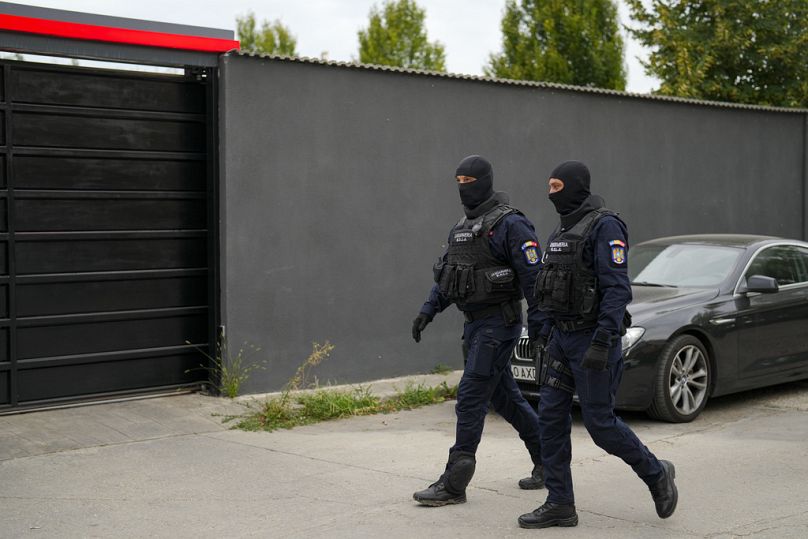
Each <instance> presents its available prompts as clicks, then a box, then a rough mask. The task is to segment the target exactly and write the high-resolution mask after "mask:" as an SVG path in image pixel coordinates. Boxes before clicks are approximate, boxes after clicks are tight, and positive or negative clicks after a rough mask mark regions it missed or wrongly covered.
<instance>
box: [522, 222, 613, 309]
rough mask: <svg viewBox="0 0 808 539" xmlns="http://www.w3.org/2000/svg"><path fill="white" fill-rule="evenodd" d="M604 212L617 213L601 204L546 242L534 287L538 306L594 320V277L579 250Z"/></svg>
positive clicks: (597, 299)
mask: <svg viewBox="0 0 808 539" xmlns="http://www.w3.org/2000/svg"><path fill="white" fill-rule="evenodd" d="M606 215H614V216H617V214H616V213H615V212H613V211H611V210H607V209H605V208H601V209H597V210H593V211H591V212H589V213H587V214H586V215H585V216H584V217H583V218H582V219H581V220H580V221H578V223H576V224H575V226H573V227H572V228H570V229H569V230H567V231H565V232H562V233H560V234H558V235H557V236H556V237H555V238H553V241H552V242H550V244H549V245H548V246H547V249H546V250H545V252H544V257H543V259H542V268H541V270H539V276H538V278H537V279H536V288H535V290H534V294H535V296H536V299H537V300H538V301H539V309H541V310H542V311H545V312H548V313H550V314H553V315H558V316H559V317H561V318H565V319H567V318H572V317H574V318H577V319H582V320H583V321H591V322H596V321H597V319H598V311H599V308H600V294H599V291H598V280H597V276H596V275H595V272H594V269H593V268H592V267H587V266H586V264H585V263H584V260H583V254H584V245H585V244H586V240H587V238H588V236H589V233H590V232H591V231H592V228H593V227H594V226H595V224H596V223H597V222H598V221H599V220H600V219H601V218H602V217H604V216H606Z"/></svg>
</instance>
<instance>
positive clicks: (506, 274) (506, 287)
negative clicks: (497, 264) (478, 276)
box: [483, 268, 516, 292]
mask: <svg viewBox="0 0 808 539" xmlns="http://www.w3.org/2000/svg"><path fill="white" fill-rule="evenodd" d="M483 273H484V276H485V279H484V283H485V291H486V292H512V291H514V290H516V274H515V273H514V271H513V270H512V269H511V268H499V269H496V268H495V269H491V270H487V271H484V272H483Z"/></svg>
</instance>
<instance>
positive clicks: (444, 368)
mask: <svg viewBox="0 0 808 539" xmlns="http://www.w3.org/2000/svg"><path fill="white" fill-rule="evenodd" d="M453 370H454V369H452V368H451V367H450V366H449V365H447V364H446V363H438V364H437V365H435V366H434V367H432V370H431V371H429V374H449V373H450V372H452V371H453Z"/></svg>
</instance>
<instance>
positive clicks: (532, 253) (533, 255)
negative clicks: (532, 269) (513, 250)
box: [521, 240, 539, 266]
mask: <svg viewBox="0 0 808 539" xmlns="http://www.w3.org/2000/svg"><path fill="white" fill-rule="evenodd" d="M521 249H522V253H523V254H524V255H525V262H526V263H527V264H528V265H529V266H535V265H536V264H538V263H539V244H538V243H537V242H535V241H533V240H530V241H526V242H525V243H523V244H522V247H521Z"/></svg>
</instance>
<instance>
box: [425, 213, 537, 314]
mask: <svg viewBox="0 0 808 539" xmlns="http://www.w3.org/2000/svg"><path fill="white" fill-rule="evenodd" d="M512 213H519V214H521V212H520V211H519V210H517V209H516V208H512V207H510V206H507V205H505V204H501V205H498V206H495V207H494V208H492V209H491V210H489V211H488V212H487V213H484V214H483V215H481V216H479V217H477V218H475V219H467V218H466V217H464V218H463V219H461V220H460V221H459V222H458V223H457V224H456V225H455V226H454V228H453V229H452V232H451V233H450V235H449V248H448V250H447V252H446V256H445V257H441V258H439V259H438V262H437V263H436V264H435V266H434V267H433V271H434V273H435V282H436V283H438V288H439V289H440V292H441V294H443V295H444V296H446V298H448V299H450V300H452V301H454V302H455V303H456V304H457V306H458V307H460V309H461V310H462V309H463V307H464V306H465V305H468V304H479V303H483V304H499V303H505V302H508V301H518V300H520V299H522V290H521V288H520V287H519V281H518V279H517V277H516V272H515V271H514V270H513V268H511V267H510V266H505V265H503V264H502V262H501V261H499V260H497V259H496V258H494V256H493V255H492V254H491V246H490V236H489V232H490V231H491V230H492V229H493V228H494V226H495V225H496V224H497V223H499V222H500V221H501V220H502V219H503V218H504V217H505V216H506V215H510V214H512Z"/></svg>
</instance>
